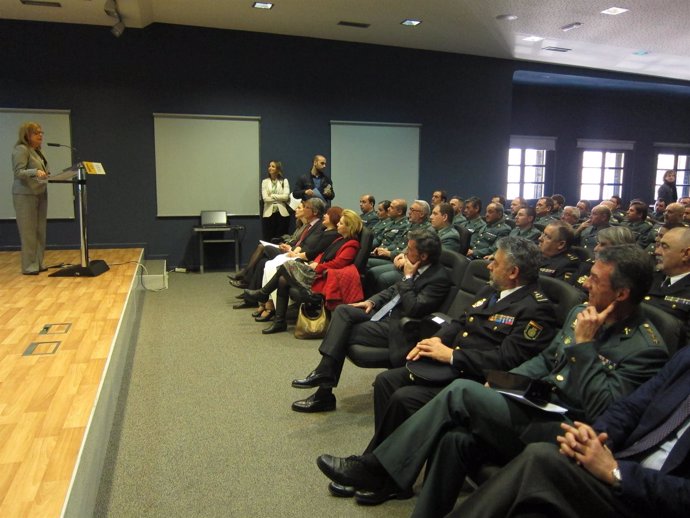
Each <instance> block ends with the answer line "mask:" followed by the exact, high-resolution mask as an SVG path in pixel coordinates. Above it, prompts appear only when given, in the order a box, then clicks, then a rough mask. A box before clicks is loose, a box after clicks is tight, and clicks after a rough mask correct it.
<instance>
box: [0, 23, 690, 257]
mask: <svg viewBox="0 0 690 518" xmlns="http://www.w3.org/2000/svg"><path fill="white" fill-rule="evenodd" d="M0 34H1V35H2V39H3V41H4V42H5V43H4V44H3V50H2V52H1V53H0V69H2V70H3V79H2V81H0V106H2V107H17V108H53V109H70V110H71V113H72V116H71V124H72V143H73V145H74V146H75V147H77V148H78V149H79V150H80V158H82V159H91V160H97V161H100V162H103V164H104V165H105V167H106V170H107V172H108V174H107V176H105V177H99V178H95V179H93V180H92V181H90V183H89V238H90V239H89V240H90V243H91V245H92V247H93V248H96V247H99V246H126V245H143V246H145V247H146V254H147V257H149V258H159V257H165V258H167V259H168V264H169V266H176V265H179V266H194V265H196V264H197V258H196V242H195V241H194V237H193V236H192V227H193V226H194V224H195V223H196V222H197V220H196V219H195V218H158V217H157V216H156V191H155V156H154V135H153V118H152V114H153V113H154V112H168V113H197V114H223V115H248V116H261V118H262V121H261V136H260V146H261V163H262V164H265V163H266V162H267V161H268V160H270V159H278V160H281V161H282V162H283V165H284V168H285V170H286V172H287V176H288V177H289V178H290V179H291V180H293V181H294V179H296V177H297V176H298V175H300V174H302V173H304V172H306V171H307V170H308V169H309V167H310V166H311V157H312V155H314V154H315V153H323V154H325V155H326V156H329V155H330V124H329V122H330V120H360V121H385V122H410V123H421V124H422V125H423V127H422V132H421V135H422V137H421V138H422V141H421V175H420V186H419V187H420V195H421V196H423V197H428V196H429V195H430V193H431V191H432V190H433V189H434V188H438V187H443V188H445V189H446V190H447V191H449V192H452V193H459V194H462V195H465V196H468V195H473V194H474V195H479V196H481V197H482V198H485V199H486V198H487V197H489V196H490V195H492V194H494V193H496V192H501V191H502V190H503V189H504V182H505V160H506V148H507V145H508V139H509V135H510V133H511V131H515V132H519V133H526V132H528V131H527V129H529V128H531V129H534V130H535V132H536V133H537V134H549V135H554V134H556V135H557V136H558V135H560V134H561V130H562V129H563V127H564V126H567V122H568V119H569V116H568V115H563V116H561V115H560V114H551V113H550V111H551V109H552V105H558V104H559V103H556V102H554V103H552V104H551V105H548V110H547V111H548V112H549V113H545V114H543V115H544V116H543V117H542V116H541V115H540V116H539V117H537V116H535V117H534V118H531V119H529V124H528V126H529V128H519V130H520V131H517V128H515V127H513V128H511V119H513V120H514V117H515V114H514V113H513V108H512V102H513V101H512V99H513V84H512V77H513V72H514V69H515V68H516V62H513V61H508V60H496V59H488V58H478V57H472V56H463V55H455V54H446V53H438V52H427V51H417V50H409V49H398V48H390V47H380V46H372V45H360V44H352V43H342V42H332V41H323V40H315V39H307V38H293V37H283V36H275V35H266V34H254V33H242V32H234V31H220V30H212V29H200V28H190V27H179V26H168V25H159V24H156V25H152V26H150V27H148V28H146V29H144V30H133V29H127V31H126V32H125V33H124V35H123V36H122V37H121V38H119V39H116V38H114V37H113V36H112V35H111V34H110V32H109V30H108V29H107V28H105V27H91V26H75V25H66V24H44V23H33V22H16V21H6V20H3V21H0ZM34 43H35V44H34ZM530 67H531V68H536V69H539V68H540V67H538V66H536V65H529V64H528V65H527V66H525V64H522V65H521V66H520V68H522V69H525V68H530ZM542 68H543V67H542ZM565 70H567V71H568V73H578V72H574V69H565ZM588 72H591V71H588ZM575 97H577V96H575ZM538 98H539V94H537V100H536V101H535V99H534V98H533V97H532V94H531V93H527V92H525V93H524V95H523V94H522V93H521V94H520V95H519V96H518V99H519V100H520V103H519V105H518V107H517V108H516V110H518V112H519V113H522V112H523V111H524V110H530V109H531V108H532V107H533V105H534V103H535V102H537V101H539V99H538ZM539 102H541V101H539ZM561 109H563V106H560V108H559V110H561ZM578 111H579V110H578ZM593 113H595V112H593ZM551 115H554V117H555V120H556V121H560V123H559V124H557V127H556V128H555V129H554V130H553V131H545V130H542V128H543V123H544V120H547V119H549V117H550V116H551ZM613 126H614V127H615V126H616V124H615V122H614V123H613ZM686 127H687V125H686ZM548 129H550V128H548ZM578 136H582V135H578ZM593 136H599V135H593ZM569 138H570V137H569ZM607 138H614V137H613V136H610V137H607ZM621 138H622V137H621ZM655 138H656V137H655ZM668 138H671V137H668ZM677 138H680V137H677ZM660 139H661V138H656V140H660ZM566 140H567V139H564V140H563V141H564V142H565V141H566ZM571 140H572V139H571ZM685 140H686V141H687V140H690V139H687V138H686V139H685ZM560 142H561V141H560V140H559V145H560ZM5 153H6V156H7V158H6V161H7V162H9V158H8V157H9V154H10V150H5ZM559 161H560V159H559ZM7 162H6V163H7ZM394 166H395V164H392V167H394ZM262 167H263V165H262ZM260 174H261V172H259V171H257V173H256V176H253V177H251V178H247V181H248V182H253V183H255V184H256V186H257V203H258V188H259V175H260ZM558 174H559V178H560V176H561V172H560V171H559V173H558ZM334 182H335V187H336V202H337V203H339V204H340V205H343V206H350V207H356V205H357V201H356V200H339V199H338V198H337V185H338V178H337V176H336V177H335V178H334ZM572 185H574V184H573V183H572V182H569V181H563V182H562V181H561V180H560V179H559V180H557V181H556V182H555V186H556V188H557V189H560V190H562V191H566V194H568V192H569V191H570V190H571V189H572ZM561 186H563V187H561ZM566 187H567V188H566ZM6 188H9V186H7V187H6ZM573 192H575V191H573ZM395 194H396V193H395V192H394V191H392V192H391V193H390V196H391V197H394V196H395ZM573 196H575V195H573ZM239 223H242V224H244V225H246V227H247V232H246V238H245V246H244V250H243V255H244V256H245V258H246V256H247V253H249V252H250V251H251V249H252V248H253V244H254V243H255V240H256V238H257V237H258V235H259V222H258V218H243V219H241V220H240V221H239ZM48 233H49V245H50V246H52V247H61V248H62V247H65V246H77V244H78V229H77V228H76V223H75V222H72V221H51V222H50V223H49V230H48ZM18 242H19V241H18V237H17V232H16V228H15V224H14V221H0V247H2V248H4V249H10V248H16V247H17V245H18ZM92 255H93V254H92ZM211 255H212V257H211V260H212V261H213V260H214V257H213V254H211ZM216 255H217V257H216V258H215V259H216V260H222V261H226V260H225V258H224V256H225V254H224V253H217V254H216ZM227 255H228V256H229V255H230V254H229V253H228V254H227ZM226 262H227V261H226Z"/></svg>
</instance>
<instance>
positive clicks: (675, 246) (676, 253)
mask: <svg viewBox="0 0 690 518" xmlns="http://www.w3.org/2000/svg"><path fill="white" fill-rule="evenodd" d="M654 253H655V254H656V256H657V260H658V262H659V264H660V266H661V271H662V272H664V274H666V275H667V276H669V277H673V276H674V275H680V274H682V273H687V272H690V228H687V227H676V228H672V229H670V230H669V231H668V232H666V233H665V234H664V235H663V237H662V238H661V239H660V240H659V244H658V246H657V247H656V250H655V252H654Z"/></svg>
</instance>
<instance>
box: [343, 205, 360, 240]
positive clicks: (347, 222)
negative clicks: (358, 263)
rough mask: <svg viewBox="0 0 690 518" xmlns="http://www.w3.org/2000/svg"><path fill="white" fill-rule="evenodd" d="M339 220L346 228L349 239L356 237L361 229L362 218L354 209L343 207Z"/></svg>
mask: <svg viewBox="0 0 690 518" xmlns="http://www.w3.org/2000/svg"><path fill="white" fill-rule="evenodd" d="M340 222H341V223H342V224H343V226H344V227H345V228H346V229H347V237H348V238H350V239H352V238H356V237H357V236H358V235H359V233H360V232H361V231H362V219H361V218H360V217H359V215H358V214H357V213H356V212H355V211H354V210H350V209H343V213H342V214H341V215H340Z"/></svg>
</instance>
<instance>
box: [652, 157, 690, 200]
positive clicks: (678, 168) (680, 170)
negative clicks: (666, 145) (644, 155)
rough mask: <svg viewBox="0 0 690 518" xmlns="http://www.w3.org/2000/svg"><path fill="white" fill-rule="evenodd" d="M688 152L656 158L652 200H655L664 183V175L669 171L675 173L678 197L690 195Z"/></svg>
mask: <svg viewBox="0 0 690 518" xmlns="http://www.w3.org/2000/svg"><path fill="white" fill-rule="evenodd" d="M688 153H690V151H688V150H684V151H681V152H673V151H669V152H664V153H661V152H660V153H658V154H657V156H656V185H655V186H654V193H653V194H652V199H653V200H656V195H657V192H658V190H659V186H660V185H661V184H662V183H664V174H665V173H666V171H668V170H669V169H670V170H672V171H675V172H676V190H677V191H678V197H679V198H683V197H685V196H689V195H690V194H689V193H690V169H689V168H690V155H688Z"/></svg>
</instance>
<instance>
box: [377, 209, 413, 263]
mask: <svg viewBox="0 0 690 518" xmlns="http://www.w3.org/2000/svg"><path fill="white" fill-rule="evenodd" d="M409 228H410V222H409V220H408V219H407V218H406V217H405V216H400V217H399V218H398V219H393V220H390V223H388V225H387V226H386V228H385V229H384V230H383V232H382V233H381V236H380V239H379V241H378V242H377V241H376V240H374V247H375V248H376V247H379V246H381V247H383V248H385V249H386V250H390V251H391V255H392V256H394V255H396V254H397V253H398V252H399V251H400V250H402V249H403V248H405V245H407V231H408V230H409ZM394 251H395V253H393V252H394Z"/></svg>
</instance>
